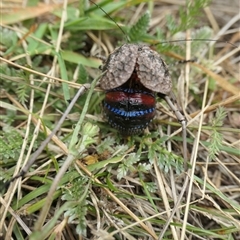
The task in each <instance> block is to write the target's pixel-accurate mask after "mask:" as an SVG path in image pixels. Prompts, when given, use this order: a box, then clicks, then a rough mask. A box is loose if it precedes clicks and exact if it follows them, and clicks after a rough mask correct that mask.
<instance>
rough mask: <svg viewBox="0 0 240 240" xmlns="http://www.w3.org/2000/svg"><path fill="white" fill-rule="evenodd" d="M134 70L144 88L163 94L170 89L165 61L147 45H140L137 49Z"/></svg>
mask: <svg viewBox="0 0 240 240" xmlns="http://www.w3.org/2000/svg"><path fill="white" fill-rule="evenodd" d="M136 71H137V75H138V78H139V79H140V81H141V83H142V84H143V85H144V86H145V87H146V88H148V89H150V90H152V91H154V92H158V93H163V94H168V93H169V92H170V91H171V88H172V81H171V78H170V75H169V72H168V68H167V66H166V64H165V62H164V61H163V60H162V59H161V57H160V55H159V54H158V53H157V52H155V51H153V50H152V49H150V48H149V47H148V46H142V47H141V49H139V51H138V58H137V64H136Z"/></svg>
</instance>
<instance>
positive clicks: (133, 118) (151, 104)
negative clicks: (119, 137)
mask: <svg viewBox="0 0 240 240" xmlns="http://www.w3.org/2000/svg"><path fill="white" fill-rule="evenodd" d="M103 104H104V112H105V115H106V117H107V120H108V122H109V123H110V125H111V126H112V127H113V128H116V129H118V130H119V131H120V132H121V133H122V134H124V135H132V134H137V133H140V132H142V131H143V129H145V128H146V127H147V126H148V124H149V123H150V122H151V121H152V119H153V117H154V116H155V104H156V101H155V95H154V94H153V92H152V91H150V90H148V89H145V88H144V87H142V88H140V89H139V88H138V89H134V88H124V86H122V87H118V88H115V89H112V90H109V91H107V93H106V97H105V101H104V103H103Z"/></svg>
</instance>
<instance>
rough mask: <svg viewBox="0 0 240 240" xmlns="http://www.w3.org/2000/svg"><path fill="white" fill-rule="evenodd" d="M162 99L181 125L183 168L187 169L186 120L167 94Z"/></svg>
mask: <svg viewBox="0 0 240 240" xmlns="http://www.w3.org/2000/svg"><path fill="white" fill-rule="evenodd" d="M163 98H164V100H165V101H166V102H167V104H168V105H169V107H170V108H171V109H172V111H173V112H174V114H175V115H176V117H177V119H178V121H179V122H180V123H181V125H182V138H183V158H184V169H185V171H186V170H187V128H186V126H187V120H186V118H185V117H184V116H183V114H182V113H181V112H180V110H179V109H178V108H177V107H176V106H175V105H174V104H173V102H172V100H171V99H170V97H169V96H167V95H165V96H164V97H163Z"/></svg>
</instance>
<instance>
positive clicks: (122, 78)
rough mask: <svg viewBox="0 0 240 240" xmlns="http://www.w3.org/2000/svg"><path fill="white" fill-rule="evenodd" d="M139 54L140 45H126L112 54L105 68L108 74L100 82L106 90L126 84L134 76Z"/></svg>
mask: <svg viewBox="0 0 240 240" xmlns="http://www.w3.org/2000/svg"><path fill="white" fill-rule="evenodd" d="M137 54H138V45H136V44H124V45H122V46H121V47H119V48H118V49H116V50H115V51H114V52H113V53H111V54H110V55H109V57H108V59H107V61H106V63H105V64H104V66H103V72H104V71H106V73H105V74H104V75H103V76H102V78H101V80H100V86H101V88H102V89H104V90H109V89H113V88H116V87H119V86H121V85H122V84H124V83H125V82H126V81H127V80H128V79H129V78H130V77H131V75H132V73H133V70H134V67H135V64H136V59H137Z"/></svg>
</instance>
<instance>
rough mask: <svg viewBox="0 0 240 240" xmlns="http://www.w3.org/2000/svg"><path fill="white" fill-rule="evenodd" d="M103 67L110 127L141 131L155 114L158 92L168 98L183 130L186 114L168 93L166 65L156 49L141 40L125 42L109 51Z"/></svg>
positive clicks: (103, 81)
mask: <svg viewBox="0 0 240 240" xmlns="http://www.w3.org/2000/svg"><path fill="white" fill-rule="evenodd" d="M103 71H104V72H105V74H104V75H103V76H102V78H101V80H100V86H101V88H102V89H104V90H105V91H106V96H105V100H104V103H103V105H104V111H105V115H106V117H107V120H108V122H109V123H110V125H111V126H112V127H114V128H116V129H118V130H119V131H120V132H121V133H122V134H124V135H132V134H137V133H140V132H141V131H142V130H143V129H145V128H146V127H147V126H148V124H149V123H150V122H151V121H152V119H153V118H154V116H155V112H156V94H158V95H160V96H161V97H162V98H164V99H165V100H166V101H167V103H168V104H169V106H170V107H171V108H172V110H173V111H174V112H175V114H176V116H177V118H178V120H179V121H180V122H181V123H182V126H183V129H184V131H185V125H186V121H185V118H184V116H183V115H182V114H181V113H180V111H179V110H178V109H176V108H175V106H174V104H173V103H172V102H171V100H170V98H169V97H168V95H169V94H170V92H171V88H172V81H171V78H170V75H169V71H168V67H167V65H166V64H165V62H164V61H163V60H162V58H161V56H160V55H159V54H158V53H157V52H155V51H154V50H152V49H150V47H148V46H145V45H141V44H124V45H122V46H121V47H119V48H117V49H116V50H115V51H114V52H113V53H112V54H110V55H109V57H108V59H107V61H106V63H105V64H104V66H103ZM184 134H185V133H184Z"/></svg>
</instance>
